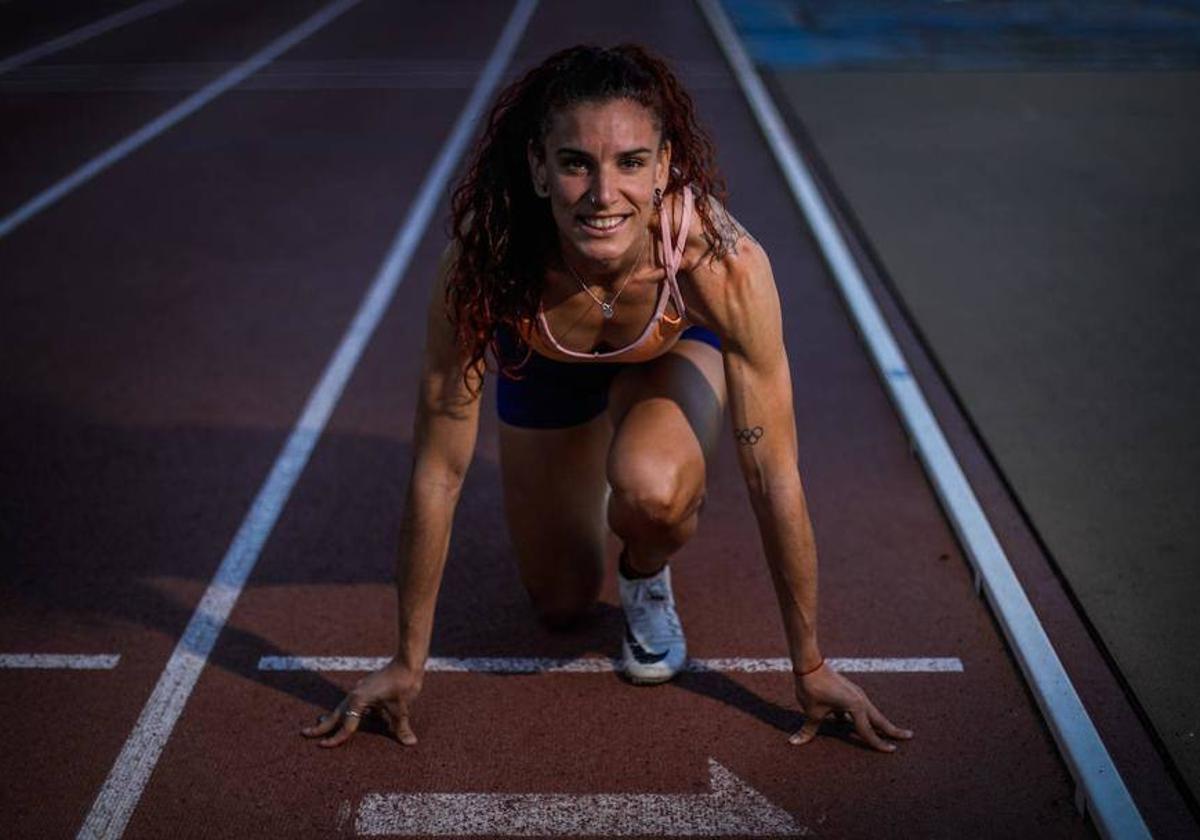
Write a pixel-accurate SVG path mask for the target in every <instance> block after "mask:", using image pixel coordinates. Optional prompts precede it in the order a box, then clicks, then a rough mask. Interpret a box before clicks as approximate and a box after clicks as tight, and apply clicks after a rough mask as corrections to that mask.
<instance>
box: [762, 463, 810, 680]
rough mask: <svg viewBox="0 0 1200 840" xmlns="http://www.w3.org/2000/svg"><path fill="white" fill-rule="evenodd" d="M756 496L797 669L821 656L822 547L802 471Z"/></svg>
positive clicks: (774, 481) (767, 485)
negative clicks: (811, 517) (818, 545)
mask: <svg viewBox="0 0 1200 840" xmlns="http://www.w3.org/2000/svg"><path fill="white" fill-rule="evenodd" d="M763 488H764V489H763V490H762V491H761V492H757V493H754V494H752V496H751V501H752V504H753V507H754V513H755V516H756V518H757V520H758V527H759V533H760V534H761V536H762V545H763V551H764V553H765V554H766V557H767V565H768V566H769V568H770V570H771V579H772V582H773V583H774V584H775V594H776V597H777V598H778V600H779V609H780V614H781V616H782V618H783V626H784V632H785V633H786V635H787V641H788V650H789V652H790V653H791V658H792V666H793V669H794V670H795V671H796V672H797V673H800V672H802V671H807V670H810V669H812V668H814V667H816V666H817V665H818V664H819V663H820V661H821V652H820V647H819V645H818V642H817V549H816V542H815V540H814V538H813V529H812V523H811V521H810V520H809V516H808V506H807V504H806V502H805V499H804V489H803V486H802V485H801V483H800V476H799V473H798V471H795V470H789V471H784V474H783V475H781V476H778V477H774V478H773V479H772V480H770V481H768V482H764V484H763Z"/></svg>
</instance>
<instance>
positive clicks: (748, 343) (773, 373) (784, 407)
mask: <svg viewBox="0 0 1200 840" xmlns="http://www.w3.org/2000/svg"><path fill="white" fill-rule="evenodd" d="M729 218H730V220H731V221H732V217H729ZM733 224H736V222H733ZM736 229H737V230H738V231H741V234H740V235H738V236H737V237H736V241H734V242H733V243H731V247H729V248H728V249H727V251H726V253H725V255H724V256H722V257H717V258H714V259H712V260H708V261H707V264H704V263H703V262H702V264H701V265H698V266H697V267H696V269H695V270H694V271H693V276H694V277H695V279H696V282H697V286H698V287H699V288H700V290H701V292H702V295H703V297H704V298H705V300H704V305H705V308H706V309H707V310H708V313H707V314H708V316H709V320H710V322H711V324H712V326H713V327H714V328H715V329H716V330H717V332H718V333H719V334H720V336H721V346H722V354H723V356H724V365H725V380H726V386H727V389H728V393H729V411H730V416H731V419H732V422H733V429H734V436H735V439H734V442H735V445H736V446H737V454H738V462H739V464H740V465H741V467H742V470H743V473H744V474H745V476H746V480H747V482H748V484H749V486H750V489H751V490H752V491H753V492H755V493H756V494H769V493H770V492H771V491H772V488H773V487H774V486H775V485H776V482H778V481H779V480H788V481H790V480H791V479H792V478H793V476H796V475H797V472H796V460H797V444H796V421H795V414H794V411H793V406H792V381H791V373H790V369H789V366H788V358H787V350H786V348H785V347H784V341H783V319H782V312H781V308H780V304H779V294H778V290H777V289H776V286H775V278H774V274H773V273H772V271H771V263H770V260H769V259H768V258H767V254H766V252H765V251H764V250H763V248H762V246H761V245H759V244H758V242H757V241H755V240H754V238H753V237H751V236H749V235H748V234H745V233H744V231H743V230H742V229H741V227H740V226H738V227H737V228H736Z"/></svg>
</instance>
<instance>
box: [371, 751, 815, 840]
mask: <svg viewBox="0 0 1200 840" xmlns="http://www.w3.org/2000/svg"><path fill="white" fill-rule="evenodd" d="M708 772H709V780H710V784H711V786H712V791H711V792H710V793H702V794H692V793H678V794H669V793H632V794H616V793H601V794H583V795H579V796H572V795H570V794H549V793H532V794H531V793H524V794H513V793H391V794H385V793H372V794H369V795H368V796H366V797H365V798H364V799H363V801H362V804H361V805H359V806H358V817H357V819H356V820H355V824H354V829H355V831H356V832H357V833H358V834H365V835H372V836H380V835H387V834H405V835H409V836H413V835H417V836H428V835H441V836H446V835H450V836H454V837H471V836H478V835H481V834H490V835H502V836H508V837H577V836H580V835H614V836H620V837H637V836H650V837H712V836H714V835H722V836H730V835H746V834H750V835H755V836H759V837H762V836H769V837H780V836H788V837H795V836H802V835H809V834H811V833H812V832H811V831H809V829H808V828H807V827H806V826H802V825H800V824H798V823H797V822H796V821H795V820H794V819H792V815H791V814H789V813H788V812H787V811H784V810H783V809H782V808H779V807H777V806H775V805H773V804H771V802H770V800H768V799H767V798H766V797H765V796H763V795H762V794H761V793H759V792H758V791H757V790H755V789H754V788H752V787H750V785H748V784H746V783H745V782H744V781H742V780H741V779H739V778H738V777H737V776H735V775H734V774H733V773H731V772H730V771H729V770H727V769H726V768H724V767H722V766H721V765H720V764H718V763H717V761H716V760H715V759H711V758H710V759H709V760H708Z"/></svg>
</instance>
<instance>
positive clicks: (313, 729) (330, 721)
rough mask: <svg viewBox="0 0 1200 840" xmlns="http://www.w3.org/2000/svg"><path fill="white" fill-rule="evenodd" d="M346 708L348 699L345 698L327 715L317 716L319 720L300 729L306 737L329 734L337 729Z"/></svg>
mask: <svg viewBox="0 0 1200 840" xmlns="http://www.w3.org/2000/svg"><path fill="white" fill-rule="evenodd" d="M345 708H346V701H345V700H344V699H343V700H342V702H341V703H338V704H337V708H335V709H334V710H333V711H332V712H330V713H329V714H327V715H321V716H320V717H319V718H317V722H316V723H314V724H313V725H312V726H306V727H304V728H303V729H301V730H300V733H301V734H302V735H304V737H306V738H319V737H321V736H322V735H328V734H329V733H330V732H332V731H333V730H335V729H337V725H338V723H339V722H340V721H341V719H342V712H343V711H344V710H345Z"/></svg>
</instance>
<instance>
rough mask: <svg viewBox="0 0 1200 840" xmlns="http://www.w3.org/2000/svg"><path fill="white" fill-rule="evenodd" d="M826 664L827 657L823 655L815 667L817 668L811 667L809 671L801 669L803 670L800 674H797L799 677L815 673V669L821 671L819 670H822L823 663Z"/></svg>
mask: <svg viewBox="0 0 1200 840" xmlns="http://www.w3.org/2000/svg"><path fill="white" fill-rule="evenodd" d="M824 664H825V657H824V656H822V657H821V661H820V662H818V663H817V665H816V667H815V668H809V669H808V670H807V671H801V672H800V673H799V674H797V675H796V676H798V677H807V676H808V675H809V674H811V673H813V672H815V671H819V670H821V666H822V665H824Z"/></svg>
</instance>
